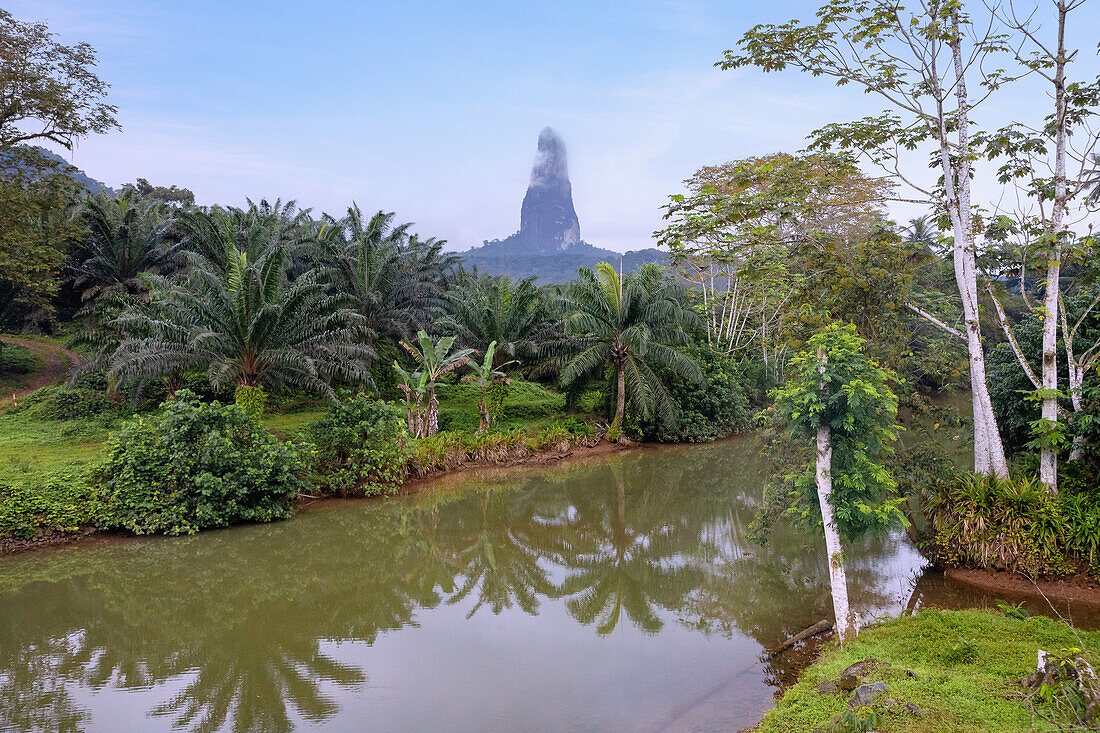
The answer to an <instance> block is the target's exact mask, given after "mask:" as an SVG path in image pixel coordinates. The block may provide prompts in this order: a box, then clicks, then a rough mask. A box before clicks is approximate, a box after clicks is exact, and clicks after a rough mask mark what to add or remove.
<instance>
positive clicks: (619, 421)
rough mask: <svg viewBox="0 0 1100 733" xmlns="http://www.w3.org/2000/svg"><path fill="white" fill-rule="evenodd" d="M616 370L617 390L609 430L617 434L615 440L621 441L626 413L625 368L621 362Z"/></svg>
mask: <svg viewBox="0 0 1100 733" xmlns="http://www.w3.org/2000/svg"><path fill="white" fill-rule="evenodd" d="M618 370H619V391H618V396H617V398H616V402H615V419H614V420H613V421H612V423H611V430H612V432H617V433H618V434H619V435H618V437H617V438H616V440H619V441H622V431H623V417H624V416H625V414H626V370H625V369H623V367H622V365H621V364H620V365H619V366H618Z"/></svg>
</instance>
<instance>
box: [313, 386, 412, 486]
mask: <svg viewBox="0 0 1100 733" xmlns="http://www.w3.org/2000/svg"><path fill="white" fill-rule="evenodd" d="M404 417H405V413H404V411H403V410H401V409H399V408H398V407H395V406H394V405H392V404H389V403H387V402H381V401H378V400H374V399H371V398H369V397H366V396H365V395H362V394H360V395H357V396H356V397H352V398H350V399H344V400H341V401H339V402H337V403H336V404H334V405H332V407H330V408H329V411H328V414H326V415H325V417H324V418H323V419H321V420H319V421H317V422H316V423H314V424H313V425H312V426H311V428H310V433H311V436H312V438H313V441H314V443H315V444H316V467H317V473H318V474H319V478H318V484H319V485H320V487H321V489H322V490H323V491H325V492H326V493H330V494H338V495H340V496H376V495H379V494H390V493H393V492H394V491H396V489H397V486H398V485H399V484H400V483H401V481H402V479H403V478H404V476H405V461H406V452H405V450H406V449H405V445H406V440H407V435H406V431H405V420H404Z"/></svg>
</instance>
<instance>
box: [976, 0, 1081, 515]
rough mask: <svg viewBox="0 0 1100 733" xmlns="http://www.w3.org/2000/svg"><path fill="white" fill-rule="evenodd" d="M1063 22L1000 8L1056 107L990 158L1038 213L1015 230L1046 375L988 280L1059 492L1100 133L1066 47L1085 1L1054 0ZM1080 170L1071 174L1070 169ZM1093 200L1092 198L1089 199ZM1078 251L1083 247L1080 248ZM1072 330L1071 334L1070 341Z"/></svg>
mask: <svg viewBox="0 0 1100 733" xmlns="http://www.w3.org/2000/svg"><path fill="white" fill-rule="evenodd" d="M1051 4H1052V5H1053V7H1054V10H1055V16H1056V23H1055V25H1054V34H1053V38H1047V37H1046V36H1045V34H1044V33H1043V32H1042V29H1041V28H1039V27H1037V26H1036V25H1035V24H1034V14H1032V15H1030V16H1028V17H1027V18H1025V19H1021V18H1020V17H1019V16H1018V15H1017V14H1016V13H1015V9H1014V8H1012V7H1011V5H1010V6H1008V7H1007V8H1002V9H1000V10H999V11H998V17H999V18H1000V19H1001V20H1002V22H1003V23H1004V24H1005V26H1006V27H1007V28H1009V29H1011V30H1012V31H1013V33H1014V34H1016V35H1017V36H1019V37H1020V38H1022V39H1023V41H1024V43H1023V44H1021V46H1020V47H1019V48H1018V49H1016V50H1015V52H1014V53H1015V56H1016V59H1017V61H1018V62H1019V63H1020V64H1021V66H1022V67H1023V68H1024V69H1026V70H1027V71H1029V72H1032V73H1033V74H1036V75H1038V76H1039V77H1040V78H1042V79H1043V80H1044V81H1045V82H1046V83H1047V84H1049V85H1050V97H1051V98H1052V99H1053V101H1054V109H1053V110H1052V111H1051V112H1050V113H1049V114H1048V115H1047V116H1046V118H1045V119H1044V120H1043V123H1042V124H1030V125H1029V124H1024V123H1014V124H1012V125H1009V126H1007V127H1004V128H1002V129H1001V130H998V131H997V132H995V133H993V134H990V135H988V136H984V139H985V142H986V145H987V150H988V155H989V157H990V158H995V157H999V158H1002V159H1004V160H1005V162H1004V164H1003V165H1002V166H1001V168H1000V171H999V174H1000V175H999V177H1000V180H1001V182H1002V183H1009V182H1011V181H1014V180H1015V181H1018V182H1019V186H1020V188H1022V189H1024V191H1023V192H1024V194H1025V196H1024V198H1025V199H1026V200H1028V201H1029V202H1030V204H1031V207H1030V208H1031V210H1030V211H1021V212H1019V217H1018V219H1017V221H1016V222H1015V224H1016V226H1015V228H1016V229H1017V230H1018V231H1019V233H1020V234H1021V236H1023V237H1024V238H1025V240H1026V241H1025V242H1024V243H1023V246H1022V247H1021V248H1020V249H1019V252H1020V254H1021V255H1022V256H1021V258H1020V265H1019V267H1020V273H1021V283H1020V287H1021V295H1023V296H1025V302H1026V303H1027V305H1029V306H1030V309H1031V310H1032V311H1033V313H1034V315H1035V316H1036V317H1038V319H1039V320H1041V321H1042V324H1043V339H1042V354H1041V360H1040V370H1039V374H1038V375H1036V374H1035V373H1034V372H1033V370H1032V369H1031V366H1030V364H1029V362H1028V359H1027V357H1026V356H1025V355H1024V354H1022V353H1021V352H1020V350H1019V348H1018V347H1017V342H1016V338H1015V336H1014V335H1013V334H1012V333H1011V325H1010V323H1009V320H1008V318H1007V317H1006V315H1005V311H1004V308H1002V307H1001V305H1000V302H999V301H998V300H997V298H998V295H997V293H996V292H995V290H994V280H993V279H992V278H991V279H990V280H989V282H988V291H989V294H990V297H992V298H993V299H994V303H995V305H996V313H997V315H998V318H999V319H1000V321H1001V326H1002V328H1003V329H1004V330H1005V335H1006V337H1007V338H1008V340H1009V342H1010V343H1011V344H1012V345H1013V347H1014V350H1015V352H1016V355H1017V357H1018V359H1019V362H1020V365H1021V367H1022V368H1023V370H1024V372H1025V373H1026V374H1027V376H1028V378H1029V379H1030V380H1031V382H1032V384H1033V385H1034V387H1035V389H1036V391H1037V395H1036V396H1037V398H1038V399H1039V401H1040V404H1041V405H1042V417H1041V419H1040V420H1039V421H1038V422H1037V423H1036V426H1035V427H1036V429H1037V436H1036V438H1037V441H1038V442H1039V444H1040V456H1039V479H1040V481H1041V482H1042V483H1043V486H1044V487H1045V488H1046V489H1047V491H1049V492H1052V493H1056V492H1057V490H1058V451H1059V448H1060V446H1061V444H1062V442H1063V439H1064V429H1063V426H1062V425H1061V424H1060V420H1059V417H1060V416H1059V397H1060V396H1061V395H1062V392H1061V390H1060V388H1059V380H1058V326H1059V304H1060V302H1061V300H1062V282H1061V281H1062V272H1063V267H1064V265H1065V264H1066V260H1067V258H1069V257H1071V256H1072V255H1074V254H1076V255H1078V256H1079V255H1080V250H1079V248H1078V246H1077V245H1078V244H1079V243H1078V242H1077V241H1076V240H1077V238H1076V237H1075V236H1074V235H1073V233H1072V231H1071V230H1070V227H1069V226H1068V224H1069V223H1070V222H1069V219H1070V217H1071V215H1072V214H1073V213H1074V212H1073V211H1072V210H1071V204H1072V203H1073V202H1074V200H1075V199H1077V198H1078V197H1079V196H1080V194H1082V193H1086V194H1087V191H1088V186H1089V176H1090V173H1089V169H1088V165H1089V161H1090V159H1091V156H1092V152H1093V150H1095V148H1096V146H1097V144H1098V142H1100V135H1098V134H1097V133H1096V132H1095V131H1094V130H1093V129H1092V128H1091V126H1090V125H1089V121H1090V119H1089V118H1091V117H1093V116H1094V115H1095V114H1096V108H1097V107H1098V106H1100V81H1098V82H1096V83H1092V84H1089V83H1081V82H1075V81H1072V80H1070V79H1069V78H1068V77H1067V71H1068V69H1069V66H1070V64H1071V63H1072V62H1073V60H1074V59H1075V58H1076V56H1077V50H1072V51H1071V50H1069V49H1067V48H1066V27H1067V23H1069V22H1070V20H1071V19H1070V14H1071V13H1072V12H1073V11H1074V10H1077V9H1078V8H1080V7H1081V5H1083V4H1084V0H1053V1H1052V3H1051ZM1071 165H1072V167H1073V168H1074V171H1073V172H1072V174H1071V172H1070V170H1069V169H1070V167H1071ZM1083 203H1084V204H1086V205H1087V204H1088V198H1087V195H1086V197H1085V198H1084V201H1083ZM1075 250H1077V251H1075ZM1027 254H1031V255H1032V258H1033V259H1035V260H1038V262H1037V263H1036V264H1037V268H1036V269H1037V272H1038V274H1039V275H1040V277H1041V278H1042V281H1043V297H1042V302H1041V303H1034V304H1033V303H1031V302H1029V301H1027V300H1026V283H1025V281H1024V279H1025V278H1024V274H1025V272H1026V271H1027V262H1026V259H1025V256H1026V255H1027ZM1067 335H1068V332H1067V333H1064V334H1063V338H1066V336H1067Z"/></svg>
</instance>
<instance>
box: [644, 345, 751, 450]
mask: <svg viewBox="0 0 1100 733" xmlns="http://www.w3.org/2000/svg"><path fill="white" fill-rule="evenodd" d="M689 353H690V355H691V357H692V358H694V359H695V360H696V361H697V362H698V363H699V366H700V368H701V369H702V370H703V381H702V382H700V383H694V382H691V381H690V380H686V379H683V378H670V379H669V380H668V382H667V383H668V390H669V393H670V394H671V395H672V399H673V400H674V401H675V402H676V404H677V405H679V407H680V414H679V420H675V421H674V420H662V419H658V420H654V421H652V422H649V423H646V424H644V425H643V426H642V428H643V433H644V435H645V437H646V438H647V439H649V440H657V441H660V442H662V443H703V442H706V441H710V440H715V439H717V438H724V437H726V436H728V435H732V434H733V433H735V432H737V431H738V430H742V429H743V428H744V427H745V426H746V425H748V422H749V400H748V395H747V391H746V389H745V386H744V384H743V379H742V377H741V373H740V370H739V368H738V365H737V362H736V361H735V360H734V359H733V358H732V357H731V356H728V355H726V354H719V353H717V352H715V351H713V350H711V349H710V348H707V347H706V346H696V347H693V348H692V349H691V351H690V352H689Z"/></svg>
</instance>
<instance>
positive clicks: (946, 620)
mask: <svg viewBox="0 0 1100 733" xmlns="http://www.w3.org/2000/svg"><path fill="white" fill-rule="evenodd" d="M1078 648H1084V649H1086V650H1088V651H1089V652H1091V653H1095V652H1097V651H1100V632H1082V631H1077V630H1075V629H1073V628H1071V627H1070V626H1068V625H1066V624H1065V623H1062V622H1060V621H1055V620H1053V619H1050V618H1046V617H1043V616H1033V617H1030V618H1027V619H1020V618H1012V617H1010V616H1006V615H1002V614H1000V613H996V612H991V611H984V610H968V611H941V610H938V609H928V610H924V611H921V612H919V613H917V614H915V615H913V616H906V617H903V618H898V619H893V620H890V621H887V622H885V623H882V624H879V625H877V626H873V627H869V628H866V629H864V630H863V631H862V632H860V634H859V636H858V637H856V639H854V640H853V641H851V642H849V643H847V644H845V645H844V647H843V648H839V647H837V646H835V643H834V646H832V647H831V648H830V649H828V651H826V652H825V653H824V654H823V655H822V657H821V659H820V660H819V661H818V662H817V663H815V664H814V665H812V666H810V667H809V668H807V669H806V670H805V672H803V674H802V677H801V678H800V680H799V682H798V684H796V685H795V686H794V687H792V688H791V689H790V690H788V691H787V692H786V694H785V695H784V696H783V699H782V700H781V701H780V702H779V704H778V705H777V706H776V708H775V709H774V710H772V711H770V712H769V713H768V714H767V715H766V716H765V718H764V720H763V722H762V723H761V724H760V727H759V729H758V730H759V731H761V733H780V732H788V731H790V732H792V733H793V732H794V731H799V732H800V733H801V732H802V731H812V730H815V729H817V728H821V729H823V730H824V729H827V728H828V726H829V725H830V724H832V721H833V719H834V718H835V717H836V716H840V715H842V714H844V713H846V712H849V709H848V704H847V700H846V696H845V695H842V694H840V693H821V692H818V690H817V689H816V687H817V686H818V685H819V684H821V683H823V682H826V681H828V680H835V679H837V678H838V677H839V675H840V673H841V671H843V670H844V669H845V668H847V667H848V666H849V665H851V664H854V663H855V662H858V661H861V660H864V659H869V658H874V659H877V660H880V662H885V663H886V664H879V665H876V667H875V671H874V673H873V674H872V675H871V676H870V677H869V678H868V680H867V681H875V682H877V681H882V682H885V683H886V684H887V685H889V687H890V692H889V693H888V694H887V695H883V696H882V698H886V697H890V698H893V699H894V700H896V701H898V703H901V704H904V703H913V704H914V705H916V706H917V708H919V712H914V711H912V710H906V709H904V708H902V707H901V706H900V705H898V706H894V707H893V708H892V709H888V708H886V707H885V703H882V704H880V703H878V702H876V705H875V708H874V710H873V712H876V713H877V714H879V715H880V716H881V718H882V721H881V723H880V724H878V725H877V726H876V727H875V728H874V729H875V730H878V731H883V732H884V733H885V732H887V731H890V732H893V733H933V732H938V731H958V732H959V733H1009V732H1010V731H1011V732H1013V733H1015V732H1017V731H1026V730H1032V723H1033V719H1034V718H1033V715H1034V712H1035V711H1033V709H1032V707H1031V705H1032V703H1031V702H1030V701H1029V700H1028V699H1027V695H1026V690H1025V688H1024V687H1023V686H1022V685H1021V684H1020V683H1019V680H1020V679H1021V678H1023V677H1024V676H1026V675H1028V674H1030V673H1031V672H1034V671H1035V662H1036V656H1037V652H1038V650H1039V649H1043V650H1045V651H1048V652H1054V653H1058V652H1061V651H1065V650H1070V649H1078ZM909 672H912V676H911V675H910V674H909ZM880 708H881V709H880ZM1039 712H1042V711H1041V710H1040V711H1039ZM1044 729H1046V728H1044Z"/></svg>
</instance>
